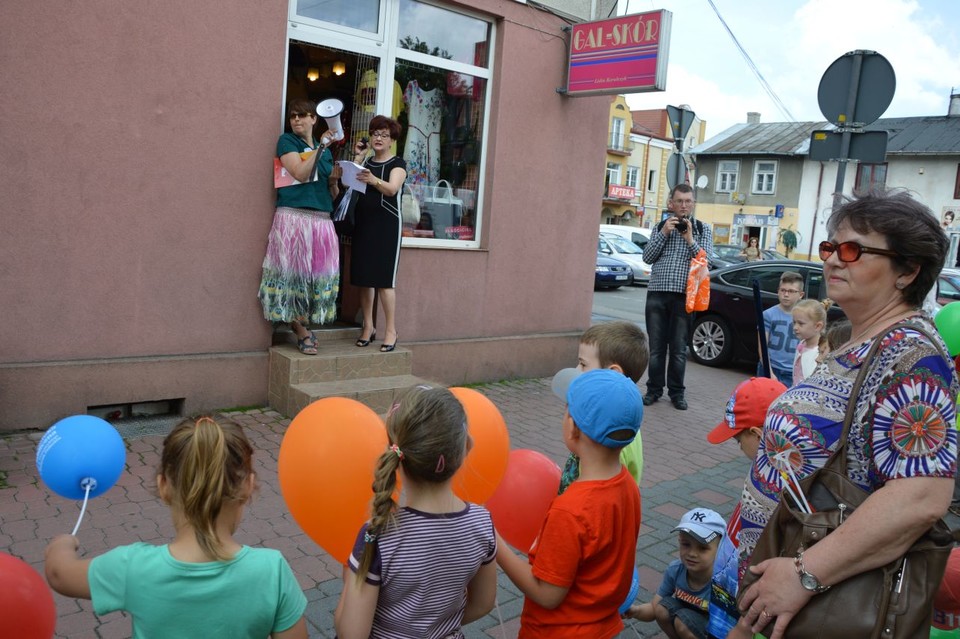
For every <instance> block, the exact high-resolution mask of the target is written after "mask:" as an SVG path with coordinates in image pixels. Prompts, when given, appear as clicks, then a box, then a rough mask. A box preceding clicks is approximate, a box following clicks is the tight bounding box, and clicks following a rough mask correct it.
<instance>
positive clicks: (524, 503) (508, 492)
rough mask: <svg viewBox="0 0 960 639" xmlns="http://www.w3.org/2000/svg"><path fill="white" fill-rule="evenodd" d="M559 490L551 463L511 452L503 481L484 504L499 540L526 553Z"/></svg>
mask: <svg viewBox="0 0 960 639" xmlns="http://www.w3.org/2000/svg"><path fill="white" fill-rule="evenodd" d="M559 488H560V467H559V466H557V465H556V464H555V463H553V460H551V459H550V458H549V457H547V456H546V455H544V454H543V453H538V452H537V451H535V450H526V449H523V448H521V449H517V450H511V451H510V463H509V464H507V472H506V473H505V474H504V476H503V481H501V482H500V486H499V487H498V488H497V492H495V493H494V494H493V497H491V498H490V500H489V501H487V503H486V507H487V510H489V511H490V516H491V517H492V518H493V525H494V526H496V528H497V532H498V533H500V536H501V537H503V538H504V539H505V540H506V541H507V543H508V544H510V545H511V546H513V547H514V548H516V549H518V550H521V551H523V552H526V551H527V550H529V549H530V546H532V545H533V542H534V540H536V538H537V535H538V534H539V533H540V526H542V525H543V520H544V518H545V517H546V516H547V511H548V510H549V509H550V504H551V503H552V502H553V498H554V497H556V496H557V490H559Z"/></svg>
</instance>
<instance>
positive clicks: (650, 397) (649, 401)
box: [643, 393, 660, 406]
mask: <svg viewBox="0 0 960 639" xmlns="http://www.w3.org/2000/svg"><path fill="white" fill-rule="evenodd" d="M658 399H660V396H659V395H652V394H650V393H647V394H646V395H644V396H643V405H644V406H649V405H650V404H652V403H654V402H655V401H657V400H658Z"/></svg>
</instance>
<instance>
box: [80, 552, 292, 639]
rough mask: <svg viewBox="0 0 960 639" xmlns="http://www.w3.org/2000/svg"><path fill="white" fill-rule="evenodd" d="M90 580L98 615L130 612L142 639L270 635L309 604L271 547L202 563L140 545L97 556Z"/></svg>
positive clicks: (286, 625)
mask: <svg viewBox="0 0 960 639" xmlns="http://www.w3.org/2000/svg"><path fill="white" fill-rule="evenodd" d="M87 577H88V580H89V582H90V594H91V599H92V600H93V610H94V612H96V613H97V614H98V615H103V614H106V613H108V612H114V611H116V610H125V611H127V612H128V613H130V616H131V617H133V637H134V638H141V639H153V638H154V637H203V638H204V639H245V638H247V637H249V639H265V637H268V636H269V635H270V634H271V633H273V632H281V631H283V630H287V629H289V628H291V627H292V626H293V625H294V624H295V623H297V621H299V620H300V617H302V616H303V611H304V610H305V609H306V607H307V598H306V597H305V596H304V594H303V591H302V590H300V586H299V585H298V584H297V580H296V578H295V577H294V576H293V571H292V570H291V569H290V566H289V565H288V564H287V561H286V560H285V559H284V558H283V555H281V554H280V551H278V550H273V549H270V548H250V547H249V546H244V547H243V548H242V549H241V550H240V552H238V553H237V555H236V556H235V557H234V558H233V559H232V560H230V561H213V562H207V563H199V564H198V563H187V562H183V561H178V560H176V559H174V558H173V557H172V556H171V555H170V551H169V550H168V548H167V546H154V545H152V544H146V543H142V542H141V543H135V544H131V545H129V546H120V547H119V548H114V549H113V550H111V551H109V552H107V553H105V554H103V555H100V556H99V557H96V558H95V559H94V560H93V561H92V562H90V569H89V571H88V573H87Z"/></svg>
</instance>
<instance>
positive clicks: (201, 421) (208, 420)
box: [193, 415, 218, 428]
mask: <svg viewBox="0 0 960 639" xmlns="http://www.w3.org/2000/svg"><path fill="white" fill-rule="evenodd" d="M204 422H210V423H211V424H213V425H214V426H217V425H218V424H217V422H216V420H215V419H213V418H212V417H209V416H207V415H204V416H203V417H201V418H200V419H198V420H197V421H196V422H194V424H193V426H194V428H199V427H200V424H203V423H204Z"/></svg>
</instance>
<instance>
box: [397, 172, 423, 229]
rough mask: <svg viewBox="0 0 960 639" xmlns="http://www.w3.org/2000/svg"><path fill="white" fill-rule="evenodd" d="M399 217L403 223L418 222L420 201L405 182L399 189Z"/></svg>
mask: <svg viewBox="0 0 960 639" xmlns="http://www.w3.org/2000/svg"><path fill="white" fill-rule="evenodd" d="M400 191H401V194H400V219H401V221H402V222H403V223H404V224H419V223H420V203H419V202H417V196H416V195H414V193H413V189H411V188H410V187H409V186H408V185H407V183H406V182H404V183H403V187H402V188H401V189H400Z"/></svg>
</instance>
